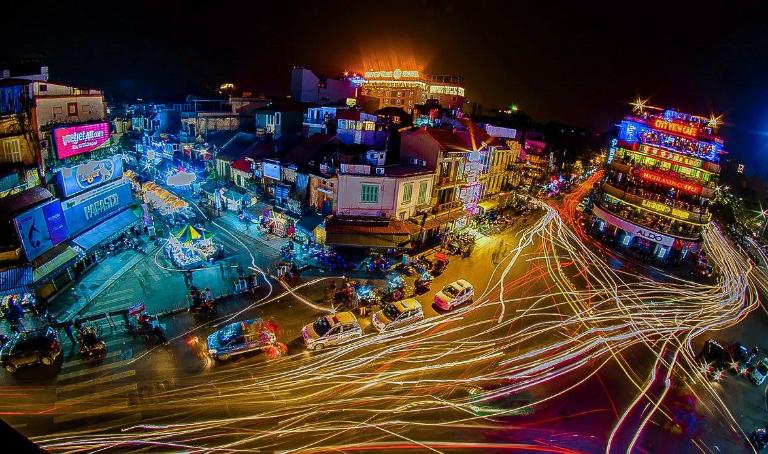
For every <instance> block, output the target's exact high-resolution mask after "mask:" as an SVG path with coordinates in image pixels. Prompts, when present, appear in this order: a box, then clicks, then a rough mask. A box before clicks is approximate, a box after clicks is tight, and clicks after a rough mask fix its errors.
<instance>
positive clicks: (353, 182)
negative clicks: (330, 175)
mask: <svg viewBox="0 0 768 454" xmlns="http://www.w3.org/2000/svg"><path fill="white" fill-rule="evenodd" d="M433 175H434V174H433V172H432V171H431V170H429V169H427V168H425V167H418V166H409V165H402V164H394V165H388V166H381V167H373V166H370V165H368V164H346V165H345V164H342V165H341V171H340V172H339V174H338V183H337V191H336V203H335V210H336V211H335V214H336V215H337V216H352V217H375V218H380V219H397V220H401V221H405V220H408V219H410V218H411V217H412V216H414V215H416V214H417V213H418V212H423V211H425V210H427V209H429V204H430V201H431V195H432V183H433Z"/></svg>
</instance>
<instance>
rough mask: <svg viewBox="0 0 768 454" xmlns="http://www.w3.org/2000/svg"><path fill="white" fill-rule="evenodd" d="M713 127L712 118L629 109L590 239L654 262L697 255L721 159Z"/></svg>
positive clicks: (602, 187) (601, 190) (602, 186)
mask: <svg viewBox="0 0 768 454" xmlns="http://www.w3.org/2000/svg"><path fill="white" fill-rule="evenodd" d="M717 127H718V122H717V120H714V119H709V118H704V117H700V116H696V115H689V114H685V113H682V112H678V111H675V110H671V109H666V110H664V109H660V108H656V107H650V106H646V105H644V104H642V103H637V104H636V105H635V109H634V111H633V113H632V115H629V116H627V117H625V118H624V120H623V121H622V122H621V124H620V125H619V135H618V139H616V140H615V141H614V142H613V143H612V146H611V148H610V149H609V152H608V160H607V161H608V163H607V165H606V174H605V177H604V179H603V181H602V182H601V184H600V187H599V189H598V190H597V192H596V200H595V204H594V208H593V215H592V219H591V232H592V233H594V234H596V235H600V237H601V238H604V239H605V240H606V241H609V242H611V243H614V244H616V245H617V246H618V247H620V248H625V249H628V250H632V251H635V252H636V253H638V254H641V255H644V256H647V257H653V258H655V259H657V260H659V261H662V262H670V261H672V262H675V261H679V260H681V259H682V258H684V257H685V256H686V254H688V253H689V252H692V251H697V250H698V249H699V247H700V243H701V232H702V229H703V228H704V227H705V226H706V225H707V224H708V223H709V221H710V218H711V214H710V212H709V204H710V201H711V200H712V198H713V197H714V194H715V187H716V184H717V182H718V179H719V173H720V166H719V161H720V155H721V154H723V153H724V152H725V151H724V150H723V140H722V139H721V138H720V137H718V136H717Z"/></svg>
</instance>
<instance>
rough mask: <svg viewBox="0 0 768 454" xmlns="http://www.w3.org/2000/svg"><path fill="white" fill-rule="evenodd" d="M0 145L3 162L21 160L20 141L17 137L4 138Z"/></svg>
mask: <svg viewBox="0 0 768 454" xmlns="http://www.w3.org/2000/svg"><path fill="white" fill-rule="evenodd" d="M0 145H2V150H3V160H4V161H5V162H21V143H20V142H19V139H18V138H11V139H5V140H3V141H2V142H1V143H0Z"/></svg>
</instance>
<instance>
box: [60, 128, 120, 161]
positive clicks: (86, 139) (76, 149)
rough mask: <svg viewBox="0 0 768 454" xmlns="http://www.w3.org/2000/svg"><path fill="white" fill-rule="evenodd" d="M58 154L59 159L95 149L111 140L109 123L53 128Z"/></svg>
mask: <svg viewBox="0 0 768 454" xmlns="http://www.w3.org/2000/svg"><path fill="white" fill-rule="evenodd" d="M53 140H54V142H55V143H56V155H57V156H58V157H59V159H64V158H69V157H71V156H76V155H79V154H82V153H88V152H89V151H93V150H95V149H97V148H99V147H101V146H103V145H104V144H106V143H107V141H108V140H109V123H107V122H101V123H93V124H89V125H82V126H71V127H68V128H56V129H54V130H53Z"/></svg>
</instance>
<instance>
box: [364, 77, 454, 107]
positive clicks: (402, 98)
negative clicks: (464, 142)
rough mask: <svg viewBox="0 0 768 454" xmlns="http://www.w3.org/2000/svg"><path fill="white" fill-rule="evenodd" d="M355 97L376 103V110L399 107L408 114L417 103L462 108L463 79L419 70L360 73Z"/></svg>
mask: <svg viewBox="0 0 768 454" xmlns="http://www.w3.org/2000/svg"><path fill="white" fill-rule="evenodd" d="M363 79H364V82H363V83H362V87H361V90H360V91H359V94H360V95H362V96H365V97H366V98H368V99H375V100H378V107H376V108H377V109H380V108H383V107H399V108H401V109H403V110H405V111H406V112H409V113H410V112H412V111H413V109H414V107H415V106H416V105H417V104H424V103H425V102H426V101H427V100H428V99H436V100H437V101H438V102H439V103H440V105H441V106H443V107H445V108H447V109H461V107H462V106H463V105H464V99H465V91H464V78H463V77H461V76H450V75H435V74H426V73H423V72H421V71H415V70H403V69H399V68H397V69H388V70H371V71H366V72H365V73H364V74H363Z"/></svg>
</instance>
